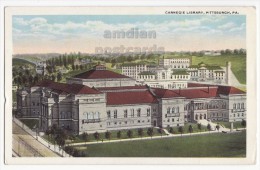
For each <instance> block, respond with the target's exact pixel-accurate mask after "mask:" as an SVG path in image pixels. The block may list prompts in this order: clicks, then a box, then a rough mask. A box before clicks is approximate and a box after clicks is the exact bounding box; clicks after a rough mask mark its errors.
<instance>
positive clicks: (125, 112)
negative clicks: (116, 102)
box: [124, 110, 127, 118]
mask: <svg viewBox="0 0 260 170" xmlns="http://www.w3.org/2000/svg"><path fill="white" fill-rule="evenodd" d="M124 118H127V110H124Z"/></svg>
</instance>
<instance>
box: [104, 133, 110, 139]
mask: <svg viewBox="0 0 260 170" xmlns="http://www.w3.org/2000/svg"><path fill="white" fill-rule="evenodd" d="M105 138H106V139H108V140H110V138H111V132H109V131H106V133H105Z"/></svg>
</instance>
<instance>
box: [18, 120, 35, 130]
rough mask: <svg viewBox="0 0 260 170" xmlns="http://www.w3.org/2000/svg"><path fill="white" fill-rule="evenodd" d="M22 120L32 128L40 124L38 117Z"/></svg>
mask: <svg viewBox="0 0 260 170" xmlns="http://www.w3.org/2000/svg"><path fill="white" fill-rule="evenodd" d="M20 121H21V122H23V123H24V124H25V125H26V126H28V127H29V128H30V129H33V128H35V127H38V124H39V120H38V119H20Z"/></svg>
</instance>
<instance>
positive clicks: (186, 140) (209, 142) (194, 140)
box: [76, 131, 246, 157]
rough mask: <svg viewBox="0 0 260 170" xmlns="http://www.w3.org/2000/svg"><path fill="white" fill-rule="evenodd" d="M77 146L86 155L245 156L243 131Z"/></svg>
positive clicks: (244, 135)
mask: <svg viewBox="0 0 260 170" xmlns="http://www.w3.org/2000/svg"><path fill="white" fill-rule="evenodd" d="M76 148H77V149H80V150H86V152H87V156H89V157H245V156H246V133H245V131H243V132H241V133H233V134H223V133H218V134H208V135H200V136H187V137H176V138H163V139H153V140H140V141H127V142H118V143H103V144H92V145H87V148H86V146H85V147H84V145H82V146H77V147H76Z"/></svg>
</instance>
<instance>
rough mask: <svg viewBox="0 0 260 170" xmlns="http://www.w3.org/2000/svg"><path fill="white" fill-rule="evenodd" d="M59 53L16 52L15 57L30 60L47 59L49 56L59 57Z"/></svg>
mask: <svg viewBox="0 0 260 170" xmlns="http://www.w3.org/2000/svg"><path fill="white" fill-rule="evenodd" d="M59 55H61V54H59V53H46V54H15V55H13V58H18V59H24V60H27V61H30V62H39V61H45V60H47V59H49V58H53V57H58V56H59Z"/></svg>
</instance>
